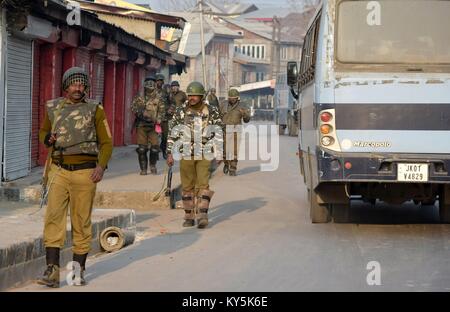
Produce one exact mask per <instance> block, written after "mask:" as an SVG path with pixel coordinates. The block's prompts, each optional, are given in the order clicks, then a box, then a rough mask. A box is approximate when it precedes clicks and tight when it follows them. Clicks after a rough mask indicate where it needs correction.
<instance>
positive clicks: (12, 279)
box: [0, 146, 181, 290]
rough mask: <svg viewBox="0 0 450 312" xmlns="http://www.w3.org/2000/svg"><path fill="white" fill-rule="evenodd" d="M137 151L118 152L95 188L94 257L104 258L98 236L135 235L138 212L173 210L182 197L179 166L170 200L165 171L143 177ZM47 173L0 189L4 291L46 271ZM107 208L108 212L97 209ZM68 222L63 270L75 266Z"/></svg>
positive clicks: (35, 171)
mask: <svg viewBox="0 0 450 312" xmlns="http://www.w3.org/2000/svg"><path fill="white" fill-rule="evenodd" d="M135 149H136V146H126V147H119V148H115V149H114V151H113V156H112V159H111V161H110V162H109V165H108V170H107V171H106V172H105V176H104V178H103V180H102V181H101V182H100V183H99V184H98V185H97V194H96V198H95V200H94V212H93V216H92V220H93V242H92V252H91V253H90V255H95V254H96V253H99V252H100V244H99V236H100V233H101V232H102V231H103V229H105V228H106V227H109V226H117V227H120V228H126V229H131V230H132V232H134V233H136V220H135V210H137V211H141V212H145V211H152V210H162V211H164V210H169V209H170V208H175V204H176V201H177V200H179V199H181V198H180V197H181V196H180V177H179V163H178V162H175V166H174V167H173V179H172V195H171V196H170V197H166V196H165V194H164V192H163V193H162V194H161V196H160V198H159V199H158V200H154V197H155V195H156V194H158V193H159V192H160V191H161V190H163V189H164V188H165V187H166V185H167V184H166V183H167V182H166V181H165V177H166V175H167V165H166V162H165V160H164V159H162V157H161V159H160V161H158V164H157V168H158V174H157V175H146V176H141V175H139V171H140V170H139V165H138V162H137V154H136V151H135ZM42 171H43V168H42V167H40V168H35V169H33V170H32V173H31V174H30V175H29V176H27V177H26V178H22V179H18V180H16V181H12V182H5V183H2V187H1V188H0V290H4V289H7V288H11V287H14V286H17V285H20V284H22V283H24V282H26V281H29V280H32V279H34V278H36V277H37V276H39V274H41V273H42V272H41V271H42V268H44V267H45V248H44V245H43V238H42V231H43V218H44V213H45V207H44V208H42V209H40V208H39V199H40V189H41V187H40V181H41V177H42ZM98 208H108V209H98ZM71 244H72V243H71V234H70V221H69V219H68V226H67V235H66V244H65V247H64V248H63V250H62V252H61V267H63V266H65V265H66V263H67V262H68V261H70V260H71V256H72V252H71V250H70V246H71Z"/></svg>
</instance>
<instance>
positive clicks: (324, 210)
mask: <svg viewBox="0 0 450 312" xmlns="http://www.w3.org/2000/svg"><path fill="white" fill-rule="evenodd" d="M309 195H310V196H309V198H310V201H309V205H310V208H309V209H310V210H309V212H310V217H311V222H312V223H328V222H330V221H331V215H330V211H329V210H328V205H327V204H319V203H318V197H319V196H318V195H317V194H316V192H315V191H314V190H311V191H310V192H309Z"/></svg>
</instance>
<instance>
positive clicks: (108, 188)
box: [0, 145, 180, 210]
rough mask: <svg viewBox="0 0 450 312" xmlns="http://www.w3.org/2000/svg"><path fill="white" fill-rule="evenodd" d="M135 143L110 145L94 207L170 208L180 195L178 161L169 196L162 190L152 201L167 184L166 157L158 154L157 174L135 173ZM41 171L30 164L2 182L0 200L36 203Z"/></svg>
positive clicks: (136, 169)
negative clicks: (29, 168) (110, 153)
mask: <svg viewBox="0 0 450 312" xmlns="http://www.w3.org/2000/svg"><path fill="white" fill-rule="evenodd" d="M136 147H137V146H136V145H130V146H125V147H115V148H114V150H113V156H112V158H111V160H110V162H109V165H108V169H107V170H106V172H105V175H104V178H103V180H102V181H101V182H100V183H99V184H98V185H97V194H96V198H95V200H94V207H97V208H130V209H135V210H151V209H170V208H174V205H175V201H176V200H178V199H179V197H180V196H179V185H180V177H179V174H178V172H179V169H178V163H176V164H175V166H174V167H173V179H172V191H173V195H172V197H171V198H167V197H165V196H164V194H162V195H161V197H160V198H159V199H158V200H156V201H154V200H153V198H154V197H155V195H156V194H158V192H160V191H161V190H162V189H164V188H165V187H166V185H167V182H165V177H166V176H167V165H166V161H165V160H164V159H163V158H162V157H161V156H160V160H159V161H158V163H157V168H158V174H157V175H150V174H149V175H146V176H141V175H139V171H140V170H139V165H138V160H137V154H136V151H135V149H136ZM160 155H161V154H160ZM42 172H43V168H42V167H38V168H34V169H33V170H32V172H31V174H30V175H29V176H28V177H25V178H22V179H18V180H15V181H12V182H4V183H2V187H1V188H0V201H5V200H6V201H20V202H26V203H30V204H38V203H39V199H40V190H41V187H40V181H41V177H42ZM164 182H165V183H164Z"/></svg>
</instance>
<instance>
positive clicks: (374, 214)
mask: <svg viewBox="0 0 450 312" xmlns="http://www.w3.org/2000/svg"><path fill="white" fill-rule="evenodd" d="M348 223H358V224H391V225H394V224H436V223H439V209H438V207H437V205H434V206H433V205H427V206H422V205H415V204H413V203H405V204H402V205H388V204H386V203H382V202H377V203H376V204H375V205H372V204H370V203H364V202H362V201H354V202H352V204H351V206H350V210H349V221H348Z"/></svg>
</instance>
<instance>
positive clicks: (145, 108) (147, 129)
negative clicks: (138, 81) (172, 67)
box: [131, 76, 165, 175]
mask: <svg viewBox="0 0 450 312" xmlns="http://www.w3.org/2000/svg"><path fill="white" fill-rule="evenodd" d="M144 90H145V91H144V92H145V94H144V97H142V96H136V97H135V98H134V99H133V103H132V105H131V110H132V112H133V113H134V114H135V115H136V122H135V123H136V128H137V144H138V148H137V149H136V152H137V153H138V160H139V166H140V168H141V173H140V174H141V175H146V174H147V165H148V158H147V152H148V150H149V149H148V146H149V145H150V172H151V173H152V174H156V173H157V171H156V162H157V161H158V154H159V138H158V133H156V130H155V126H156V125H157V124H160V123H161V121H162V116H163V114H164V111H165V106H164V101H163V100H162V98H161V95H160V93H158V92H157V91H156V87H155V81H154V77H152V76H150V77H147V78H146V79H145V81H144Z"/></svg>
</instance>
